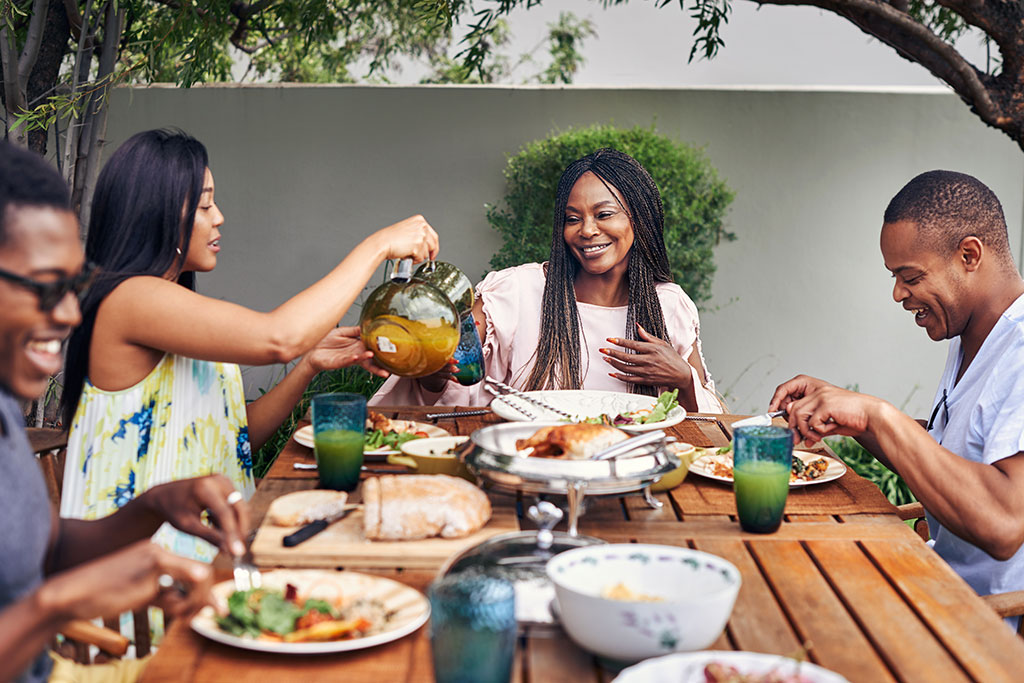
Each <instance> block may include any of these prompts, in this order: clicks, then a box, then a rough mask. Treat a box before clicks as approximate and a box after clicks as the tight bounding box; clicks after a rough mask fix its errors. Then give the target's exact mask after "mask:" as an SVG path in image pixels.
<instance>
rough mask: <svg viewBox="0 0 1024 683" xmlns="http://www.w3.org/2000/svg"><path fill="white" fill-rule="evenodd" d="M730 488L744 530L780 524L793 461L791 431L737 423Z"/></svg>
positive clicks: (765, 530) (759, 530) (768, 528)
mask: <svg viewBox="0 0 1024 683" xmlns="http://www.w3.org/2000/svg"><path fill="white" fill-rule="evenodd" d="M732 446H733V448H732V450H733V466H732V476H733V490H734V491H735V493H736V511H737V512H738V513H739V518H740V526H741V527H743V530H744V531H750V532H753V533H757V534H770V533H772V532H773V531H776V530H777V529H778V528H779V525H780V524H782V511H783V510H784V509H785V507H786V496H787V495H788V494H789V472H790V469H791V467H792V465H793V432H792V430H790V429H786V428H785V427H738V428H737V429H736V431H735V433H734V434H733V442H732Z"/></svg>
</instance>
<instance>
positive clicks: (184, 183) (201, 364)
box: [61, 130, 438, 559]
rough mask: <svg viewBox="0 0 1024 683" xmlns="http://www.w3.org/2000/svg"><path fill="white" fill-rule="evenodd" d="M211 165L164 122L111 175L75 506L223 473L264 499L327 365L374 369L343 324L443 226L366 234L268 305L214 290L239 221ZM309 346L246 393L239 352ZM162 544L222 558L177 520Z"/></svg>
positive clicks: (246, 356) (74, 350) (98, 247)
mask: <svg viewBox="0 0 1024 683" xmlns="http://www.w3.org/2000/svg"><path fill="white" fill-rule="evenodd" d="M208 166H209V164H208V160H207V153H206V149H205V147H203V145H202V143H200V142H199V141H198V140H195V139H194V138H192V137H189V136H188V135H186V134H184V133H181V132H178V131H166V130H153V131H147V132H144V133H139V134H137V135H135V136H133V137H132V138H131V139H129V140H128V141H127V142H125V143H124V144H123V145H122V146H121V147H120V148H119V149H118V150H117V151H116V152H115V153H114V154H113V155H112V156H111V158H110V160H109V161H108V162H107V165H106V166H105V167H104V168H103V171H102V173H101V174H100V177H99V180H98V182H97V186H96V192H95V196H94V199H93V206H92V215H91V219H90V223H89V235H88V240H87V243H86V257H87V258H88V259H89V260H90V261H92V262H94V263H96V264H97V265H98V266H99V267H100V269H101V276H100V278H99V280H98V281H97V282H96V284H95V286H94V287H93V288H92V289H91V290H90V292H89V294H88V296H87V297H86V299H85V300H84V301H83V302H82V316H83V321H82V325H81V326H80V327H79V328H78V329H77V330H76V331H75V332H74V334H73V335H72V336H71V339H70V342H69V344H68V358H67V376H66V378H67V379H66V384H65V387H64V415H65V424H67V425H68V426H69V427H70V434H69V437H68V450H67V466H66V467H65V478H64V488H63V492H62V501H61V514H62V515H63V516H65V517H76V518H84V519H95V518H98V517H104V516H106V515H109V514H112V513H113V512H115V511H116V510H117V509H118V508H120V507H121V506H123V505H124V504H126V503H127V502H128V501H130V500H131V499H132V498H134V497H135V496H136V495H138V494H139V493H141V492H142V491H145V490H146V489H148V488H150V487H151V486H154V485H156V484H159V483H162V482H166V481H172V480H176V479H183V478H186V477H191V476H196V475H200V474H209V473H213V472H220V473H223V474H226V475H227V476H228V477H229V478H230V479H231V480H232V482H233V483H234V484H235V486H236V487H237V488H238V490H239V491H242V492H243V493H244V494H245V495H246V497H249V496H250V495H251V494H252V492H253V477H252V457H251V449H253V448H258V447H259V446H260V445H262V444H263V442H264V441H266V439H267V438H268V437H270V436H271V435H272V434H273V433H274V431H275V430H276V429H277V427H278V426H279V425H280V424H281V423H282V422H283V421H284V419H285V418H286V417H287V416H288V415H289V414H290V413H291V411H292V409H293V408H294V406H295V404H296V403H297V402H298V400H299V398H300V397H301V396H302V393H303V391H304V390H305V388H306V386H307V385H308V383H309V381H310V380H311V379H312V378H313V377H314V375H315V374H316V373H317V372H319V371H321V370H325V369H329V368H336V367H341V366H343V365H349V364H352V363H363V364H366V365H369V361H368V359H369V358H370V357H371V356H372V354H370V353H369V352H368V351H366V349H365V348H364V347H363V346H362V343H361V342H360V341H359V339H358V330H357V329H356V328H335V325H336V324H337V322H338V321H339V320H340V319H341V318H342V316H343V315H344V314H345V312H346V311H347V310H348V307H349V306H350V305H351V304H352V302H353V301H354V300H355V298H356V296H357V295H358V294H359V293H360V292H361V291H362V289H363V287H364V286H365V284H366V282H367V281H368V280H369V278H370V277H371V276H372V275H373V273H374V271H375V270H376V269H377V267H378V266H379V265H380V264H381V263H382V262H383V261H384V260H385V259H389V258H402V257H412V258H413V259H414V260H417V261H421V260H425V259H427V258H428V257H433V256H434V255H435V254H436V253H437V249H438V239H437V234H436V233H435V232H434V231H433V229H432V228H431V227H430V225H429V224H427V222H426V221H425V220H424V219H423V217H422V216H414V217H412V218H408V219H406V220H404V221H401V222H400V223H396V224H394V225H392V226H390V227H387V228H384V229H383V230H380V231H379V232H377V233H374V234H373V235H371V236H369V237H368V238H366V239H365V240H363V242H361V243H360V244H359V245H358V246H356V248H355V249H353V250H352V252H351V253H350V254H349V255H348V256H347V257H346V258H345V259H344V260H343V261H342V262H341V263H339V264H338V265H337V266H336V267H335V268H334V269H333V270H331V272H330V273H328V274H327V275H326V276H325V277H323V278H322V279H321V280H319V281H318V282H316V283H314V284H313V285H312V286H310V287H309V288H308V289H306V290H304V291H302V292H300V293H299V294H297V295H295V296H294V297H292V298H291V299H289V300H288V301H286V302H284V303H283V304H281V305H280V306H278V307H277V308H275V309H274V310H272V311H270V312H269V313H260V312H257V311H252V310H249V309H247V308H244V307H242V306H238V305H236V304H232V303H229V302H226V301H221V300H218V299H214V298H210V297H206V296H202V295H201V294H199V293H197V292H196V291H194V273H195V272H197V271H198V272H206V271H210V270H213V268H214V267H215V266H216V265H217V254H218V252H219V251H220V248H221V244H220V240H221V232H220V227H221V225H222V224H223V223H224V216H223V215H222V214H221V212H220V210H219V209H218V208H217V204H216V203H215V201H214V183H213V176H212V174H211V173H210V170H209V168H208ZM300 357H301V358H300ZM296 358H300V360H299V361H298V362H297V363H296V364H295V366H294V367H293V369H292V370H291V372H289V373H288V375H287V376H286V377H285V378H284V379H283V380H282V381H281V382H280V383H278V384H277V386H275V387H274V388H273V389H272V390H271V391H269V392H267V393H266V394H265V395H263V396H261V397H260V398H259V399H257V400H255V401H253V402H251V403H249V404H248V405H247V404H246V402H245V397H244V394H243V387H242V378H241V373H240V370H239V367H238V365H237V364H238V363H245V364H249V365H263V364H268V363H287V362H290V361H292V360H294V359H296ZM369 367H370V368H371V369H373V370H375V371H377V372H381V373H383V371H382V370H380V369H379V368H376V366H372V365H371V366H369ZM385 374H386V373H385ZM157 540H159V541H161V542H162V543H163V544H164V545H165V547H168V548H170V549H172V550H175V551H177V552H179V554H184V555H188V556H191V557H197V558H200V559H208V558H210V555H211V553H210V550H211V549H210V548H209V547H208V546H204V545H203V544H202V543H201V542H199V541H197V540H196V539H195V538H194V537H190V536H184V535H183V534H177V533H175V532H173V531H172V530H170V529H162V530H161V532H160V533H159V534H158V537H157Z"/></svg>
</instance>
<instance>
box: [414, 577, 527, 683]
mask: <svg viewBox="0 0 1024 683" xmlns="http://www.w3.org/2000/svg"><path fill="white" fill-rule="evenodd" d="M427 597H428V598H429V599H430V647H431V651H432V652H433V655H434V678H435V680H436V681H437V683H508V680H509V679H510V678H511V676H512V658H513V657H514V656H515V651H516V608H515V589H514V588H513V587H512V583H511V582H510V581H506V580H505V579H500V578H496V577H492V576H485V575H482V574H473V573H467V572H461V573H458V574H450V575H448V576H445V577H443V578H440V579H438V580H436V581H434V583H432V584H431V585H430V588H429V589H427Z"/></svg>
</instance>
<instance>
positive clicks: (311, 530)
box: [281, 506, 356, 548]
mask: <svg viewBox="0 0 1024 683" xmlns="http://www.w3.org/2000/svg"><path fill="white" fill-rule="evenodd" d="M355 509H356V506H352V507H346V508H345V509H344V510H342V511H341V512H336V513H334V514H333V515H329V516H327V517H324V518H323V519H318V520H316V521H314V522H310V523H309V524H307V525H306V526H304V527H302V528H301V529H299V530H298V531H296V532H294V533H290V534H288V535H287V536H285V537H284V538H282V539H281V545H283V546H284V547H285V548H293V547H295V546H297V545H298V544H300V543H302V542H303V541H308V540H309V539H310V538H312V537H313V536H316V535H317V534H318V533H320V532H321V531H323V530H324V529H326V528H327V527H328V526H330V525H331V524H333V523H334V522H337V521H338V520H339V519H341V518H343V517H345V515H347V514H348V513H350V512H352V511H353V510H355Z"/></svg>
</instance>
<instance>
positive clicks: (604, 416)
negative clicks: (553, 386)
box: [491, 389, 686, 433]
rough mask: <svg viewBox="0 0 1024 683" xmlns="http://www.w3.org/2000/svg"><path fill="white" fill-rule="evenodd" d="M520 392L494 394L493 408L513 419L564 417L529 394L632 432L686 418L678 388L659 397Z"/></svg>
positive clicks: (579, 418)
mask: <svg viewBox="0 0 1024 683" xmlns="http://www.w3.org/2000/svg"><path fill="white" fill-rule="evenodd" d="M520 394H521V395H515V394H506V395H502V396H497V397H495V398H494V400H493V401H491V410H493V411H494V413H495V414H496V415H498V416H499V417H502V418H504V419H506V420H509V421H511V422H531V421H537V420H540V421H544V420H558V419H565V418H564V416H563V415H559V414H558V413H556V412H554V411H552V410H548V409H546V408H542V407H540V406H538V405H536V404H535V403H532V402H530V401H527V400H526V399H524V398H523V396H526V397H529V398H532V399H535V400H536V401H538V402H539V403H543V404H547V405H549V406H551V407H552V408H556V409H558V410H560V411H562V412H563V413H567V414H569V415H571V416H572V417H573V418H574V419H573V420H572V421H574V422H591V423H595V424H606V425H611V426H614V427H617V428H619V429H621V430H623V431H626V432H631V433H636V432H645V431H650V430H652V429H665V428H666V427H671V426H672V425H674V424H678V423H680V422H682V421H683V419H685V418H686V410H685V409H684V408H683V407H682V406H680V405H679V402H678V400H677V398H678V390H675V391H666V392H663V393H662V394H661V395H660V396H658V397H654V396H645V395H644V394H626V393H620V392H616V391H590V390H587V389H567V390H553V391H524V392H520Z"/></svg>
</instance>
